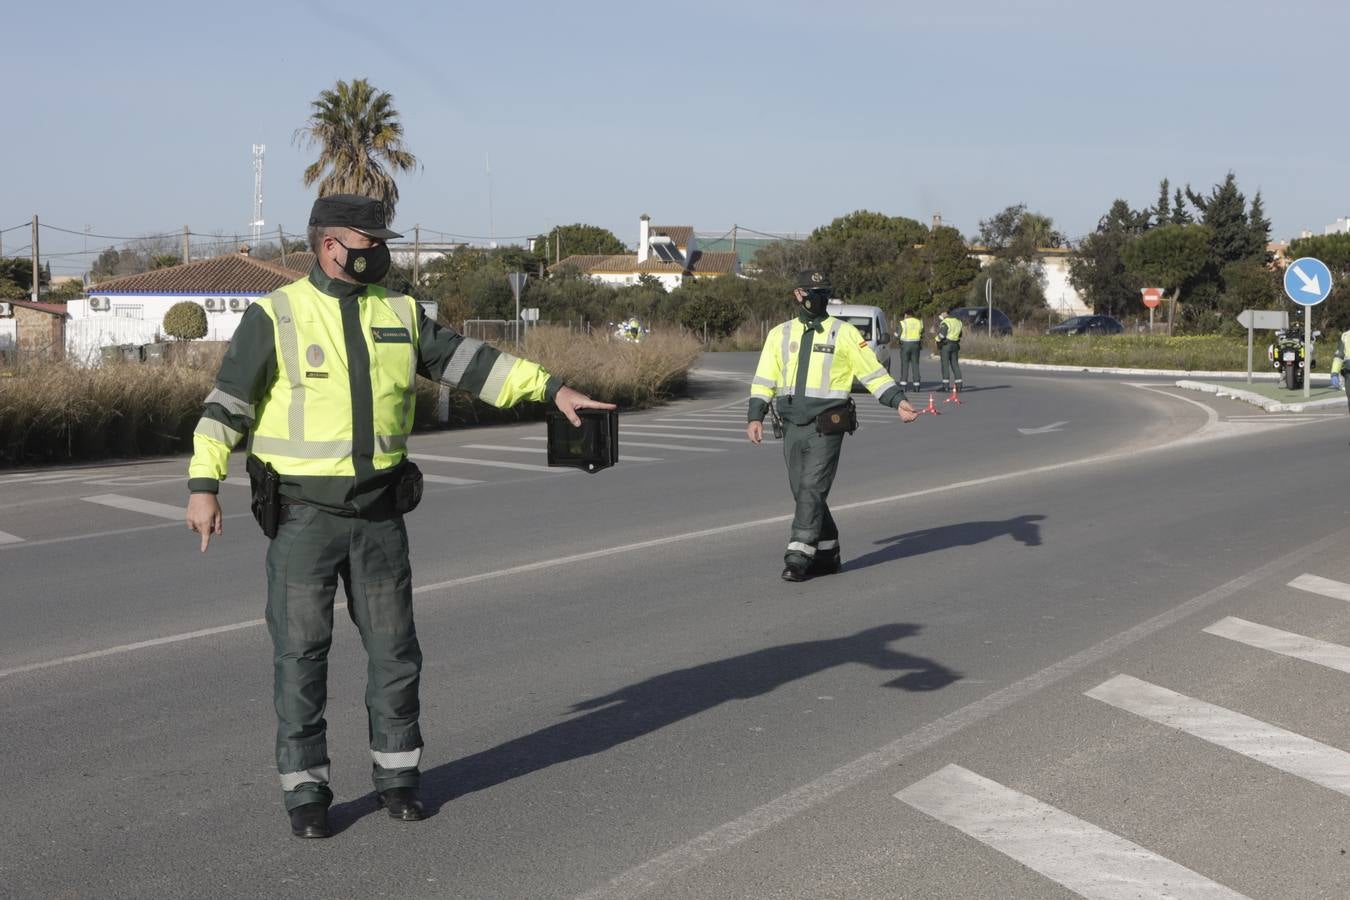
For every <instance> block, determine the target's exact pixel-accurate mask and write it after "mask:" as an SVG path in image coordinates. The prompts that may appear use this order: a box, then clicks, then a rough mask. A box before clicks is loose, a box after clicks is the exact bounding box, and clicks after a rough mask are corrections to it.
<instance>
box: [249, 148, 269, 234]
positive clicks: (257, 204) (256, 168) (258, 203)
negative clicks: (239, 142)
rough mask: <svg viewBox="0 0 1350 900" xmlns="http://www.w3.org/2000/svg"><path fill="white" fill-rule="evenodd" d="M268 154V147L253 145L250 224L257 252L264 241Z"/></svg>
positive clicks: (250, 232)
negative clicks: (260, 242)
mask: <svg viewBox="0 0 1350 900" xmlns="http://www.w3.org/2000/svg"><path fill="white" fill-rule="evenodd" d="M266 152H267V145H265V144H254V145H253V221H252V222H250V223H249V229H250V231H249V235H250V246H252V248H253V249H255V250H256V249H257V248H258V242H259V241H261V240H262V228H263V214H262V184H263V154H264V153H266Z"/></svg>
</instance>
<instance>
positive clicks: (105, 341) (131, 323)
mask: <svg viewBox="0 0 1350 900" xmlns="http://www.w3.org/2000/svg"><path fill="white" fill-rule="evenodd" d="M159 339H160V328H159V323H158V322H155V321H153V320H147V319H132V318H128V317H126V316H99V317H97V318H92V319H71V320H69V321H67V322H66V357H67V358H68V359H69V360H70V361H71V362H73V363H77V364H79V365H85V366H91V365H96V364H97V363H98V362H99V360H100V358H101V357H102V348H103V347H109V346H116V345H119V344H137V345H140V344H148V343H151V342H154V341H157V340H159Z"/></svg>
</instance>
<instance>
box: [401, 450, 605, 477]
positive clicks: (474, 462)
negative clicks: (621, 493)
mask: <svg viewBox="0 0 1350 900" xmlns="http://www.w3.org/2000/svg"><path fill="white" fill-rule="evenodd" d="M408 458H409V459H412V460H416V461H417V462H441V463H455V464H457V465H461V466H487V467H489V468H494V469H516V470H517V471H521V472H552V473H554V474H558V473H563V472H576V471H579V470H577V469H559V468H554V467H553V466H536V465H533V464H531V463H516V462H506V461H505V460H499V459H469V458H468V457H466V456H441V455H439V454H435V453H409V454H408Z"/></svg>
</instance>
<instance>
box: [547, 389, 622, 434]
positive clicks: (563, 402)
mask: <svg viewBox="0 0 1350 900" xmlns="http://www.w3.org/2000/svg"><path fill="white" fill-rule="evenodd" d="M553 403H554V405H555V406H557V407H558V409H560V410H562V414H563V415H565V416H567V421H569V422H571V423H572V424H573V425H576V426H579V425H581V417H580V416H578V415H577V410H579V409H614V404H613V403H602V402H600V401H599V400H592V399H591V398H590V397H587V396H586V395H585V394H583V393H581V391H574V390H572V389H571V388H570V387H567V386H566V385H564V386H563V387H562V389H561V390H559V391H558V394H557V396H555V397H554V398H553Z"/></svg>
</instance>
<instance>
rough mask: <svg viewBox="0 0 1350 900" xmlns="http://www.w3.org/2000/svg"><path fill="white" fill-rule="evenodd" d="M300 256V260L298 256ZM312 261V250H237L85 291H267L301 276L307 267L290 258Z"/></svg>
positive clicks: (92, 287)
mask: <svg viewBox="0 0 1350 900" xmlns="http://www.w3.org/2000/svg"><path fill="white" fill-rule="evenodd" d="M302 257H303V260H302ZM293 259H294V260H302V261H304V262H305V263H306V264H307V265H312V264H313V254H309V253H305V254H300V253H296V254H288V255H287V259H286V265H285V266H284V267H283V266H282V265H281V263H280V262H279V261H268V260H261V259H253V258H252V257H248V256H243V255H242V254H239V253H231V254H228V255H226V256H217V257H214V258H213V259H200V260H197V261H196V262H190V263H184V264H183V265H179V266H170V267H168V268H166V269H155V270H154V271H152V272H142V273H141V274H139V275H124V276H122V277H121V278H113V279H110V280H108V281H104V282H100V283H98V284H93V285H90V286H89V289H88V290H87V291H86V293H89V294H268V293H271V292H272V291H275V290H276V289H277V288H279V287H282V286H283V285H287V284H290V283H291V282H292V281H296V280H297V279H300V278H304V277H305V275H306V274H307V273H308V271H309V269H308V268H305V269H304V270H298V269H293V268H291V266H292V265H293V263H292V260H293Z"/></svg>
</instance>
